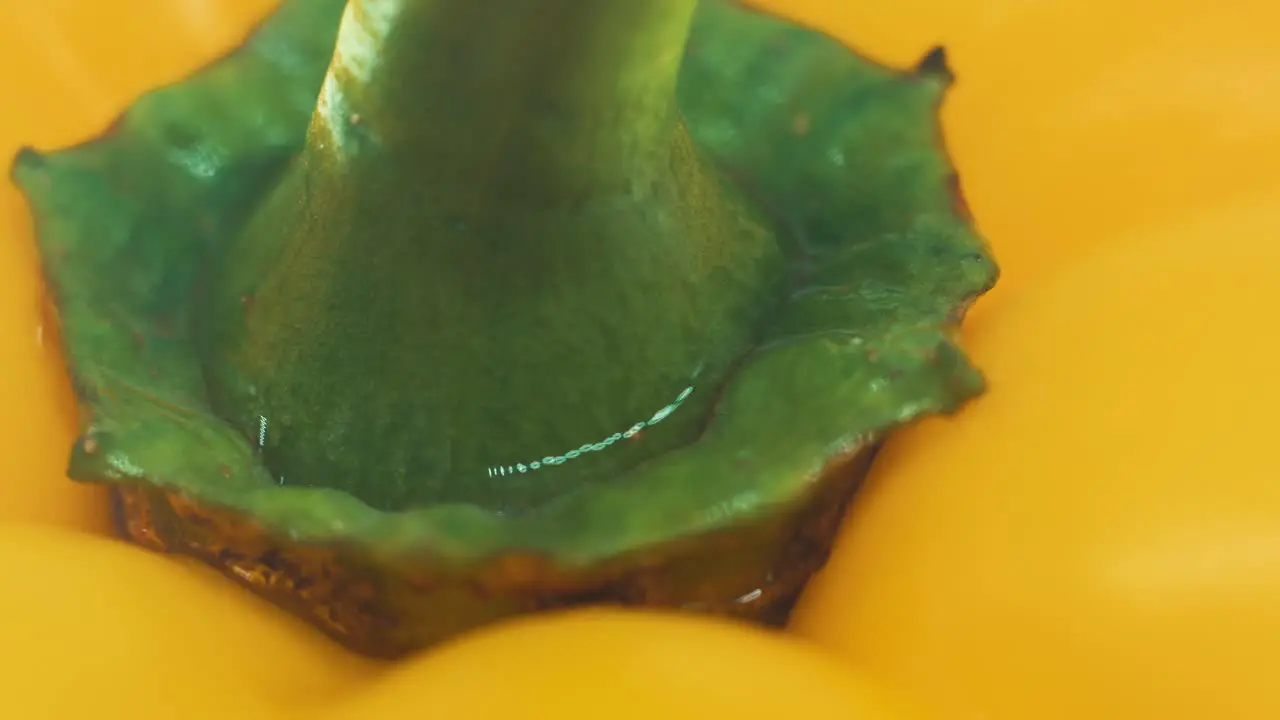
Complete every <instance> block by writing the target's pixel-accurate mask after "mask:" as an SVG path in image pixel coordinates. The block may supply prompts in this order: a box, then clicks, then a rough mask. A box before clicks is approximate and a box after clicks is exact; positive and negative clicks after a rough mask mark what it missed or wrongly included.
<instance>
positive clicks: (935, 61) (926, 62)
mask: <svg viewBox="0 0 1280 720" xmlns="http://www.w3.org/2000/svg"><path fill="white" fill-rule="evenodd" d="M914 72H915V73H916V74H917V75H924V76H928V77H937V78H942V79H944V80H946V81H947V82H951V81H953V80H955V78H956V76H955V73H954V72H952V70H951V66H950V64H949V63H948V61H947V49H946V48H945V47H943V46H941V45H935V46H934V47H933V49H931V50H929V52H927V53H925V55H924V57H922V58H920V61H919V62H917V63H916V66H915V68H914Z"/></svg>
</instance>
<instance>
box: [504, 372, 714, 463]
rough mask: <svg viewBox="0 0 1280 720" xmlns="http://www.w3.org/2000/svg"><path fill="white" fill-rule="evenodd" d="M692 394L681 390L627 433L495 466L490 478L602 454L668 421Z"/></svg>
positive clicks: (691, 389)
mask: <svg viewBox="0 0 1280 720" xmlns="http://www.w3.org/2000/svg"><path fill="white" fill-rule="evenodd" d="M692 394H693V386H692V385H690V386H689V387H687V388H685V389H684V390H681V391H680V394H679V395H678V396H677V397H676V399H675V400H674V401H672V402H671V403H669V404H667V405H666V406H665V407H663V408H662V409H661V410H659V411H658V412H656V413H654V414H653V416H652V417H650V418H649V419H648V420H644V421H642V422H638V423H636V424H635V425H632V426H631V427H629V428H627V429H626V430H625V431H623V432H617V433H614V434H612V435H610V436H609V437H607V438H605V439H603V440H601V441H600V442H595V443H587V444H586V445H583V446H582V447H580V448H577V449H576V450H570V451H569V452H567V453H565V454H563V455H548V456H547V457H544V458H542V459H541V460H534V461H533V462H531V463H528V464H525V463H516V464H515V465H495V466H493V467H491V468H489V477H500V476H504V475H515V474H516V473H527V472H532V471H535V470H540V469H542V468H544V467H548V466H555V465H563V464H564V463H566V462H568V461H570V460H573V459H575V458H579V457H582V456H583V455H586V454H588V453H593V452H600V451H601V450H604V449H605V448H607V447H609V446H610V445H612V444H614V443H616V442H618V441H619V440H629V439H631V438H633V437H635V436H636V434H637V433H639V432H640V431H641V430H644V429H645V428H647V427H653V426H654V425H657V424H658V423H660V422H662V421H663V420H666V419H667V418H668V417H670V416H671V413H673V412H675V411H676V408H678V407H680V404H681V403H683V402H684V401H685V400H688V399H689V396H690V395H692Z"/></svg>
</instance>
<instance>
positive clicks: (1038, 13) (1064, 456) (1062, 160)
mask: <svg viewBox="0 0 1280 720" xmlns="http://www.w3.org/2000/svg"><path fill="white" fill-rule="evenodd" d="M765 4H766V5H768V6H769V7H770V8H771V9H773V10H775V11H777V12H780V13H783V14H788V15H791V16H793V17H796V18H799V19H803V20H805V21H808V22H813V23H816V24H818V25H820V26H822V27H824V28H826V29H828V30H829V31H831V32H832V33H834V34H836V35H838V36H840V37H842V38H844V39H847V40H848V41H850V42H851V43H852V44H854V45H856V46H857V47H859V48H860V49H862V50H864V51H866V52H867V53H869V54H871V55H872V56H874V57H876V58H877V59H880V60H883V61H885V62H889V63H893V64H907V63H910V62H913V61H914V60H916V59H917V58H918V57H919V55H920V54H921V52H922V51H923V50H924V49H925V48H927V47H929V46H930V45H933V44H936V43H938V42H941V43H944V44H946V46H947V48H948V51H949V53H950V57H951V64H952V66H953V68H954V70H955V72H956V75H957V76H958V78H959V81H958V83H957V85H956V86H955V88H954V90H953V91H952V93H951V94H950V95H949V97H948V101H947V104H946V106H945V107H944V109H943V122H944V131H945V134H946V137H947V141H948V144H949V148H950V150H951V152H952V154H953V156H954V159H955V161H956V163H957V165H958V168H959V170H960V172H961V174H962V176H963V177H964V180H965V187H966V193H967V197H968V201H969V205H970V206H971V208H972V210H973V212H974V214H975V216H976V217H977V222H978V224H979V226H980V228H981V229H982V230H983V232H984V234H985V235H986V236H987V237H988V238H989V239H990V240H991V242H992V244H993V245H994V249H995V252H996V255H997V256H998V257H999V259H1000V261H1001V266H1002V268H1003V271H1004V278H1003V280H1002V282H1001V285H1000V286H998V288H997V290H996V291H995V292H994V293H993V294H992V295H991V296H990V297H989V298H988V299H986V300H984V301H983V303H982V304H980V305H979V306H978V307H977V308H976V309H975V311H974V313H973V314H972V317H971V319H970V322H969V327H968V328H967V330H966V335H967V337H966V340H965V345H966V348H967V349H968V350H969V351H970V352H971V353H972V354H973V355H974V357H975V361H976V363H977V364H978V365H979V366H981V367H982V368H983V369H984V371H985V372H986V374H987V376H988V379H989V382H990V386H991V387H990V391H989V393H988V394H987V395H986V396H984V397H983V398H981V399H979V400H978V401H975V402H974V403H973V404H972V405H971V406H970V407H969V408H967V409H966V410H965V411H964V412H962V413H961V414H960V415H959V416H958V417H956V418H954V419H949V420H929V421H926V422H923V423H921V424H919V425H918V426H916V427H914V428H912V429H910V430H908V431H906V432H904V433H902V434H901V435H899V436H897V437H895V438H894V439H893V440H892V441H891V442H890V443H889V445H888V447H887V448H886V449H885V450H884V451H883V453H882V455H881V457H880V458H879V459H878V461H877V464H876V465H875V467H874V468H873V471H872V476H871V477H870V479H869V480H868V483H867V486H866V487H865V489H864V490H863V491H862V492H861V493H860V494H859V496H858V497H857V499H856V500H855V503H854V505H853V508H852V510H851V512H850V514H849V516H848V518H847V519H846V522H845V525H844V529H843V531H842V536H841V539H840V542H839V543H838V544H837V547H836V551H835V554H834V557H833V559H832V561H831V562H830V564H829V565H828V567H827V569H826V570H824V571H823V573H822V574H821V575H820V576H819V577H818V579H817V580H816V581H815V582H814V583H813V584H812V585H811V586H810V588H809V590H808V592H807V594H806V596H805V597H804V598H803V600H802V602H801V604H800V607H799V608H798V611H797V613H796V616H795V618H794V620H793V623H792V627H791V629H790V630H791V631H790V632H789V633H784V634H768V633H764V632H762V631H758V630H755V629H749V628H743V627H739V626H736V625H731V624H725V623H722V622H719V621H712V620H707V619H696V618H687V617H673V616H666V615H660V614H648V613H636V612H626V613H624V612H621V611H614V610H603V609H601V610H588V611H580V612H575V613H570V614H563V615H553V616H546V617H540V618H532V619H526V620H521V621H518V622H515V623H509V624H505V625H501V626H497V627H493V628H490V629H486V630H482V631H479V632H477V633H474V634H471V635H468V636H465V637H464V638H462V639H461V640H459V641H456V642H454V643H450V644H448V645H446V646H444V647H441V648H439V649H435V650H431V651H429V652H427V653H425V654H423V655H421V656H419V657H415V658H411V659H409V660H406V661H402V662H400V663H397V664H395V665H389V664H383V663H378V662H373V661H369V660H366V659H363V658H358V657H355V656H353V655H351V654H349V653H348V652H347V651H345V650H342V649H340V648H338V647H336V646H335V645H334V644H332V643H331V642H330V641H329V640H327V639H325V638H324V637H322V636H320V635H319V634H318V633H316V632H315V631H314V630H313V629H311V628H310V627H307V626H305V625H303V624H301V623H300V622H298V621H296V620H295V619H293V618H291V617H289V616H287V615H285V614H283V613H281V612H280V611H278V610H276V609H274V608H273V607H271V606H269V605H267V604H265V603H263V602H261V601H259V600H257V599H256V598H254V597H253V596H251V595H249V594H248V593H246V592H244V591H243V590H241V589H240V588H238V587H235V586H234V585H231V584H230V583H228V582H226V581H225V580H223V579H222V578H220V577H219V576H217V575H215V574H214V573H212V572H210V571H208V570H206V569H205V568H203V567H199V566H196V565H195V564H193V563H189V562H186V561H181V560H176V559H172V558H167V557H163V556H159V555H155V554H151V553H149V552H147V551H144V550H141V549H138V548H135V547H133V546H130V545H127V544H125V543H123V542H122V541H119V540H116V539H114V538H113V537H112V536H111V533H112V530H111V518H110V508H109V505H108V503H107V501H106V497H105V495H104V494H103V493H102V492H101V491H100V490H99V489H98V488H94V487H86V486H81V485H77V484H73V483H71V482H69V481H66V480H65V478H64V477H63V466H64V463H65V457H66V450H67V448H68V447H69V445H70V444H71V442H72V439H73V435H74V413H75V408H74V403H73V400H72V398H71V394H70V392H69V390H68V389H67V387H66V382H65V375H64V372H63V367H62V363H61V360H60V356H59V350H58V347H57V338H56V337H55V336H54V331H53V329H52V327H51V325H50V324H49V323H48V322H47V321H46V319H45V318H44V317H43V315H42V312H43V310H42V307H43V303H42V299H41V290H40V286H39V281H38V272H37V268H36V254H35V252H34V248H33V245H32V242H31V227H30V220H29V218H28V215H27V211H26V208H25V206H24V205H23V203H22V202H21V200H20V198H19V196H18V195H17V193H16V191H15V190H14V189H13V188H12V187H10V186H7V185H6V186H5V187H4V188H3V190H2V191H0V195H2V198H3V199H2V201H0V202H2V205H0V208H2V209H0V213H2V215H0V218H2V219H0V348H2V349H3V352H2V353H0V395H3V396H4V397H6V398H8V402H9V407H10V408H11V409H10V411H8V412H5V413H0V458H3V459H4V462H3V464H0V567H4V568H5V569H6V570H7V571H8V572H7V578H8V582H7V584H6V586H5V591H4V592H3V593H0V617H3V618H4V620H2V621H0V639H2V641H0V677H3V678H4V679H5V683H4V687H5V701H4V702H5V703H7V705H8V708H9V710H10V714H11V715H13V716H14V717H22V718H35V719H40V718H69V717H84V718H114V717H121V718H125V717H128V718H135V719H136V718H142V719H147V718H165V717H174V716H179V717H193V718H259V717H260V718H288V717H304V716H305V717H312V718H314V717H321V718H333V719H334V720H354V718H364V717H375V716H376V717H380V718H396V717H406V718H407V717H422V716H423V715H426V714H430V715H439V716H440V717H448V718H501V717H547V718H565V719H568V718H597V717H606V718H630V717H635V718H641V717H645V718H653V717H660V716H661V717H675V718H681V717H685V718H720V717H725V718H728V717H735V718H744V717H746V718H751V717H760V718H766V717H768V718H777V717H783V716H786V717H792V716H794V717H812V718H819V717H821V718H826V717H856V718H866V719H867V720H899V719H906V718H929V717H937V718H991V719H994V720H1014V719H1018V720H1021V719H1023V718H1036V719H1037V720H1053V719H1055V718H1064V719H1065V718H1073V719H1075V718H1099V719H1100V720H1111V719H1113V718H1114V719H1115V720H1121V719H1124V720H1132V719H1136V718H1153V719H1155V718H1159V719H1160V720H1180V719H1182V718H1186V719H1187V720H1191V719H1192V718H1195V719H1197V720H1201V719H1204V718H1224V719H1226V718H1232V719H1234V718H1242V719H1252V718H1258V719H1263V718H1276V717H1280V684H1277V683H1275V682H1274V676H1275V668H1277V667H1280V642H1277V640H1280V482H1277V481H1276V478H1278V477H1280V460H1277V459H1276V457H1277V456H1276V455H1275V453H1273V452H1271V451H1270V450H1269V449H1268V448H1269V441H1270V440H1271V436H1272V435H1273V433H1272V432H1271V422H1272V414H1273V413H1272V408H1274V407H1276V406H1277V405H1280V383H1276V382H1273V381H1272V380H1271V372H1270V371H1271V368H1272V365H1273V364H1274V360H1273V357H1274V354H1275V350H1276V346H1277V341H1276V340H1275V339H1274V336H1275V333H1274V331H1273V330H1272V329H1271V326H1272V325H1273V321H1272V317H1271V316H1272V309H1273V308H1275V307H1280V249H1278V248H1280V244H1278V243H1277V242H1276V239H1277V238H1278V237H1280V206H1277V204H1276V201H1275V198H1277V197H1280V184H1276V182H1275V180H1274V179H1273V174H1274V173H1273V172H1272V170H1273V168H1277V167H1280V46H1278V45H1277V44H1276V43H1275V40H1274V32H1273V30H1274V28H1275V27H1276V26H1277V21H1280V10H1277V9H1276V8H1275V7H1274V6H1273V5H1272V4H1270V3H1266V2H1263V0H1219V1H1217V2H1209V1H1208V0H1170V1H1169V2H1164V3H1151V2H1147V1H1146V0H1107V1H1105V2H1104V1H1103V0H1074V1H1072V0H1039V1H1036V2H1033V1H1032V0H964V1H963V2H950V1H946V2H944V1H943V0H902V2H896V3H887V2H881V3H836V2H832V0H769V2H767V3H765ZM273 5H274V2H273V1H272V0H180V1H175V0H121V2H117V3H85V2H75V1H74V0H45V2H42V3H7V4H3V5H0V57H2V58H3V60H4V62H3V63H0V98H3V109H2V110H0V156H3V157H11V156H12V154H13V152H14V151H15V150H16V149H17V148H18V147H19V146H21V145H28V144H29V145H35V146H37V147H42V148H54V147H60V146H64V145H67V144H70V143H74V142H77V141H79V140H82V139H84V138H86V137H88V136H90V135H92V134H94V133H96V132H98V131H99V130H100V129H101V128H102V127H104V126H105V125H106V124H107V123H108V122H109V121H110V120H111V118H112V117H113V116H114V115H115V114H116V113H117V112H119V110H120V109H121V108H122V107H124V106H125V105H126V104H127V103H128V102H130V101H131V100H132V99H133V98H134V97H136V96H137V95H138V94H139V93H141V92H143V91H145V90H146V89H149V88H151V87H154V86H156V85H158V84H161V83H164V82H168V81H172V80H174V79H177V78H178V77H180V76H182V75H183V74H184V73H185V72H187V71H189V70H191V69H193V68H195V67H197V66H199V65H201V64H203V63H205V62H207V61H208V60H210V59H211V58H213V57H215V56H217V55H218V54H219V53H221V52H223V51H225V50H226V49H227V48H228V47H231V46H232V45H234V44H235V43H236V42H237V41H238V40H239V38H240V37H241V35H242V34H243V32H244V31H245V29H246V28H248V27H249V26H250V25H252V24H253V23H254V22H255V21H256V20H258V19H259V18H260V17H262V16H263V15H264V14H265V13H266V12H268V11H269V10H270V9H271V8H272V7H273Z"/></svg>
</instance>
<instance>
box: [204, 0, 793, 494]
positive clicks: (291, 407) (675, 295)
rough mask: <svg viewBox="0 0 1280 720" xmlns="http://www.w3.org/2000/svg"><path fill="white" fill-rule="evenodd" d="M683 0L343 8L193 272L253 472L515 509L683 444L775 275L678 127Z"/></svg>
mask: <svg viewBox="0 0 1280 720" xmlns="http://www.w3.org/2000/svg"><path fill="white" fill-rule="evenodd" d="M694 6H695V0H485V1H484V2H480V1H479V0H351V1H350V2H349V4H348V7H347V11H346V15H345V17H344V19H343V22H342V26H341V29H340V31H339V41H338V44H337V50H336V52H335V54H334V58H333V61H332V63H331V66H330V70H329V73H328V76H327V78H326V80H325V87H324V90H323V91H322V92H321V94H320V101H319V103H318V104H317V108H316V112H315V114H314V116H313V119H312V123H311V127H310V129H309V131H308V137H307V145H306V148H305V150H304V151H303V153H302V155H301V156H300V157H299V158H298V160H297V162H296V163H295V164H294V166H293V167H292V168H291V170H290V171H289V172H288V173H287V174H286V176H285V177H284V179H283V180H282V182H281V184H280V186H279V188H277V190H276V192H275V193H274V194H273V196H272V197H271V198H269V199H268V200H267V201H266V202H265V203H264V205H263V207H262V208H261V209H260V210H259V211H258V212H257V214H256V216H255V217H254V218H253V220H252V221H251V222H250V224H249V225H248V227H247V229H246V230H245V232H244V233H243V234H242V235H241V236H240V237H239V238H238V239H237V244H236V247H235V248H234V252H232V253H229V254H228V257H230V258H231V262H229V263H228V264H227V265H226V266H225V267H223V268H221V269H220V270H219V273H220V275H219V276H218V278H217V280H216V282H215V283H214V285H215V287H216V290H215V296H214V300H213V303H212V306H213V319H212V327H213V329H214V333H213V340H212V341H211V343H210V346H211V347H212V348H213V351H212V352H213V353H214V354H215V355H216V358H215V360H214V362H212V363H209V366H210V367H212V368H213V371H212V372H211V373H210V374H209V377H210V383H211V395H212V396H213V397H214V398H215V404H216V406H217V408H218V410H219V411H220V412H221V413H223V414H224V415H225V416H226V417H227V418H228V419H230V420H231V421H232V422H234V423H235V424H237V425H238V426H240V427H242V428H243V429H244V431H245V432H246V433H248V434H250V435H254V434H255V433H256V428H257V427H258V423H259V418H260V417H265V418H267V419H268V420H269V421H270V423H271V428H272V432H271V434H270V435H269V438H268V442H267V447H266V448H264V452H265V455H266V460H267V462H268V463H269V464H270V465H271V466H272V468H273V469H274V470H275V471H276V472H277V473H278V474H279V475H281V476H284V477H286V478H288V479H290V481H296V482H303V483H307V484H312V485H324V486H329V487H335V488H339V489H343V490H347V491H349V492H352V493H354V494H356V495H357V496H358V497H361V498H363V499H365V500H366V501H367V502H370V503H371V504H374V505H376V506H380V507H396V508H398V507H407V506H412V505H421V504H429V503H437V502H450V501H458V502H473V503H479V504H482V505H486V506H489V507H506V508H519V509H525V508H528V507H532V506H533V505H536V504H537V503H539V502H542V501H545V500H547V499H550V498H552V497H555V496H557V495H559V494H562V493H564V492H568V491H570V490H572V489H574V488H576V487H578V486H580V485H582V484H583V483H585V482H592V481H595V480H600V479H609V478H611V477H614V476H616V475H617V474H619V473H621V472H624V471H625V470H626V469H627V468H629V467H632V466H634V465H636V464H638V463H640V462H643V461H644V460H646V459H649V458H652V457H654V456H656V455H658V454H660V453H662V452H665V451H667V450H670V449H672V448H674V447H676V446H678V445H680V444H683V443H686V442H689V441H691V440H692V439H694V438H696V437H697V435H698V433H699V432H700V431H701V428H702V427H703V426H704V425H705V423H706V420H707V417H708V414H709V412H710V411H711V408H712V407H713V404H714V401H715V389H716V388H717V387H718V385H719V383H720V382H722V381H723V380H724V378H725V377H726V375H727V373H729V372H730V368H731V367H732V366H733V364H734V363H735V361H736V360H737V358H739V357H740V356H741V355H742V353H743V352H745V351H746V350H747V349H748V348H749V346H750V344H751V342H752V339H753V337H754V332H755V330H756V327H757V324H758V322H759V320H760V318H761V317H762V315H763V313H764V312H765V311H766V309H767V308H768V307H769V306H770V305H771V303H772V301H773V299H774V298H775V291H776V290H777V287H778V282H779V280H780V278H781V276H782V268H781V254H780V252H779V250H778V248H777V244H776V242H775V240H774V238H773V235H772V232H771V231H770V230H769V229H768V228H767V227H765V225H764V224H763V223H762V222H761V221H760V219H759V218H758V217H757V216H756V215H755V214H754V213H752V212H751V211H749V210H748V209H747V208H745V207H744V206H743V205H742V203H741V202H739V200H738V199H737V197H736V196H735V194H734V193H733V192H732V190H730V189H729V188H727V187H726V186H725V185H724V183H723V182H722V180H721V178H720V177H719V176H718V174H717V173H716V172H715V171H714V169H712V168H708V167H706V166H705V165H704V164H703V163H702V162H701V161H700V153H698V152H697V150H696V148H694V147H693V144H692V141H691V140H690V138H689V135H688V133H687V132H686V131H685V129H684V126H683V124H682V123H681V121H680V118H679V113H678V111H677V108H676V105H675V102H676V101H675V85H676V80H677V77H678V73H679V65H680V59H681V57H682V53H683V46H684V43H685V39H686V34H687V32H688V28H689V25H690V21H691V15H692V12H693V9H694ZM246 299H248V301H247V300H246ZM695 375H696V378H697V379H696V380H695V377H694V376H695ZM691 385H696V387H695V390H694V392H692V394H690V393H685V392H684V390H685V389H686V388H688V387H690V386H691ZM677 396H679V397H681V402H680V403H679V407H678V408H676V409H675V410H671V411H666V414H665V415H664V416H663V418H662V422H661V424H660V425H657V424H655V425H654V426H652V427H646V429H645V432H644V433H643V437H644V439H643V441H640V440H636V439H635V437H636V435H635V434H633V435H632V436H628V437H627V442H620V441H614V442H612V443H611V444H609V445H608V446H607V447H601V449H600V450H598V451H594V450H593V451H590V452H574V451H580V450H581V448H583V447H588V446H595V445H598V444H600V443H602V442H604V441H605V440H606V439H607V438H610V437H613V436H614V435H618V434H621V433H624V432H625V431H627V430H628V429H631V428H633V427H634V426H635V424H636V423H637V422H644V421H647V420H648V419H650V418H652V417H653V416H654V415H655V412H663V411H664V410H665V409H666V407H667V406H668V404H669V403H671V400H672V398H675V397H677ZM568 453H574V454H572V455H568ZM562 456H564V457H567V458H568V459H569V460H572V462H561V463H545V464H543V465H546V466H545V467H544V466H542V465H540V467H539V472H538V473H536V475H528V474H527V472H524V473H522V472H521V471H519V470H517V473H516V474H515V475H514V476H512V475H511V474H510V473H505V472H502V471H501V470H502V469H505V468H509V467H514V468H519V467H521V466H524V467H526V468H527V467H529V466H530V465H531V464H532V463H533V462H539V463H541V461H542V460H544V459H546V458H553V459H554V458H558V457H562ZM493 468H499V472H496V473H495V472H493Z"/></svg>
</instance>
